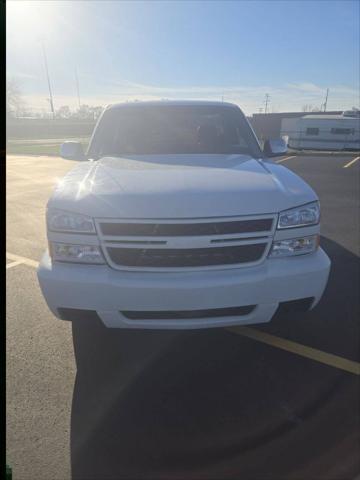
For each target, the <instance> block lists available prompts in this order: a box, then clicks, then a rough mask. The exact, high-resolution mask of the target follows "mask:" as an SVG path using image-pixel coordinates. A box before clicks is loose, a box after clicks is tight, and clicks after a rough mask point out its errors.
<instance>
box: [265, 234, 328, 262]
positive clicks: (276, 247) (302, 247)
mask: <svg viewBox="0 0 360 480" xmlns="http://www.w3.org/2000/svg"><path fill="white" fill-rule="evenodd" d="M319 243H320V235H311V236H309V237H303V238H291V239H290V240H276V241H274V242H273V244H272V247H271V251H270V253H269V258H279V257H289V256H293V255H304V254H305V253H312V252H315V250H316V249H317V248H318V246H319Z"/></svg>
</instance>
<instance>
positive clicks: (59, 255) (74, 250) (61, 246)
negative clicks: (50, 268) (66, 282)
mask: <svg viewBox="0 0 360 480" xmlns="http://www.w3.org/2000/svg"><path fill="white" fill-rule="evenodd" d="M49 247H50V256H51V258H52V260H54V261H56V262H72V263H94V264H102V263H105V261H104V257H103V255H102V253H101V250H100V247H98V246H97V245H71V244H68V243H58V242H50V246H49Z"/></svg>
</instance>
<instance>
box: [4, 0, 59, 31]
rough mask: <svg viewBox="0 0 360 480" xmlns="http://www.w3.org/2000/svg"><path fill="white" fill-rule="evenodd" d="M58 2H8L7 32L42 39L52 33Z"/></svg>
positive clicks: (15, 0) (14, 0)
mask: <svg viewBox="0 0 360 480" xmlns="http://www.w3.org/2000/svg"><path fill="white" fill-rule="evenodd" d="M55 7H56V2H51V1H46V2H37V1H22V0H13V1H10V2H7V3H6V22H7V25H6V26H7V32H8V34H9V35H12V36H15V35H16V36H19V37H21V38H22V39H24V38H27V39H28V38H29V39H30V38H33V39H35V40H40V39H42V38H44V37H47V36H49V35H50V34H51V31H52V28H53V21H54V17H55V14H54V10H55Z"/></svg>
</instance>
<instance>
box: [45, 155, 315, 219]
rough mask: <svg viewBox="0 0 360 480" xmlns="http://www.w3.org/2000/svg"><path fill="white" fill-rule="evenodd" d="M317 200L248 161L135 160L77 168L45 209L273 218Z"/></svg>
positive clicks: (274, 170) (285, 177)
mask: <svg viewBox="0 0 360 480" xmlns="http://www.w3.org/2000/svg"><path fill="white" fill-rule="evenodd" d="M316 199H317V196H316V194H315V193H314V191H313V190H312V189H311V188H310V187H309V186H308V185H307V184H306V183H305V182H304V181H303V180H302V179H301V178H300V177H298V176H297V175H295V174H294V173H293V172H291V171H290V170H288V169H287V168H286V167H284V166H282V165H278V164H276V163H274V162H271V161H262V160H257V159H254V158H252V157H250V156H247V155H160V156H152V155H141V156H140V155H139V156H131V157H129V156H127V157H124V158H118V157H104V158H102V159H100V160H98V161H96V162H95V161H87V162H82V163H80V164H78V165H77V166H76V167H75V168H74V169H73V170H71V171H70V172H69V173H68V174H67V175H66V176H65V177H64V178H63V179H62V180H61V182H59V184H58V185H57V187H56V188H55V191H54V193H53V195H52V197H51V198H50V200H49V203H48V206H49V207H55V208H60V209H63V210H69V211H73V212H77V213H83V214H85V215H90V216H92V217H98V218H101V217H103V218H106V217H107V218H143V219H146V218H205V217H224V216H236V215H239V216H240V215H256V214H265V213H277V212H279V211H281V210H286V209H288V208H292V207H295V206H298V205H302V204H305V203H307V202H311V201H314V200H316Z"/></svg>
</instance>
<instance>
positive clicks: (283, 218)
mask: <svg viewBox="0 0 360 480" xmlns="http://www.w3.org/2000/svg"><path fill="white" fill-rule="evenodd" d="M319 220H320V205H319V202H313V203H308V204H307V205H302V206H301V207H297V208H292V209H291V210H285V211H283V212H280V215H279V221H278V226H277V228H279V229H281V228H293V227H307V226H309V225H316V224H317V223H319Z"/></svg>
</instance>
